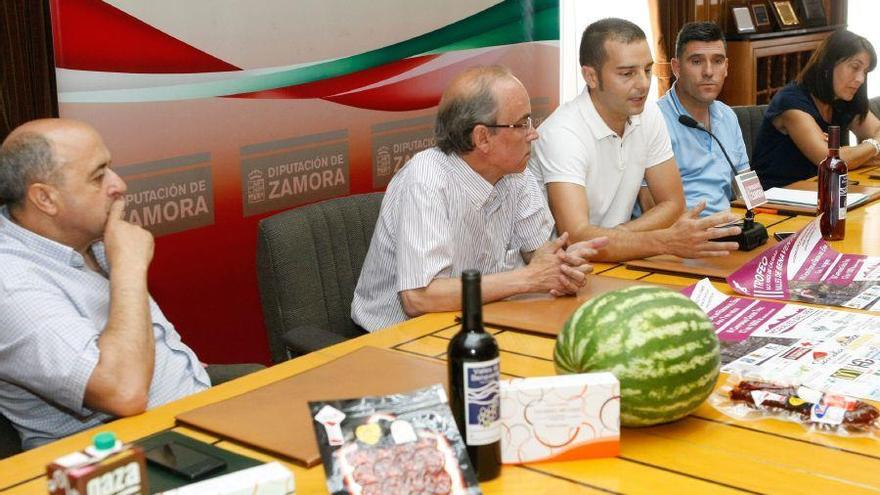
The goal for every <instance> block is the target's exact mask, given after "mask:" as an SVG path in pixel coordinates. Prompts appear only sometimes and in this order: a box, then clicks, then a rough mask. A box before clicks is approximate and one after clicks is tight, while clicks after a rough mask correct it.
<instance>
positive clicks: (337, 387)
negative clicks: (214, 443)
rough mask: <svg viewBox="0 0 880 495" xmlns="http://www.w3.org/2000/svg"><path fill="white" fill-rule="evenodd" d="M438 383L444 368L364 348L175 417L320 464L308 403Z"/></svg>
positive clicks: (444, 374) (420, 359)
mask: <svg viewBox="0 0 880 495" xmlns="http://www.w3.org/2000/svg"><path fill="white" fill-rule="evenodd" d="M434 383H441V384H443V386H444V387H446V389H447V392H448V390H449V387H448V385H447V371H446V364H445V363H442V362H438V361H432V360H430V359H428V358H423V357H419V356H413V355H408V354H404V353H402V352H397V351H392V350H389V349H379V348H375V347H363V348H361V349H358V350H356V351H354V352H351V353H349V354H346V355H345V356H342V357H340V358H338V359H335V360H333V361H330V362H329V363H327V364H324V365H321V366H318V367H317V368H313V369H311V370H308V371H305V372H303V373H300V374H298V375H294V376H292V377H290V378H286V379H284V380H281V381H278V382H275V383H272V384H270V385H267V386H265V387H261V388H258V389H256V390H253V391H251V392H247V393H245V394H242V395H239V396H236V397H233V398H231V399H227V400H225V401H221V402H217V403H215V404H211V405H208V406H204V407H201V408H198V409H194V410H192V411H188V412H186V413H183V414H181V415H179V416H177V420H178V421H180V422H181V423H185V424H187V425H191V426H195V427H197V428H201V429H203V430H207V431H210V432H212V433H214V434H216V435H219V436H221V437H225V438H228V439H231V440H235V441H237V442H240V443H243V444H247V445H250V446H253V447H256V448H259V449H263V450H266V451H269V452H271V453H274V454H277V455H280V456H283V457H286V458H289V459H292V460H293V461H295V462H297V463H300V464H303V465H304V466H306V467H311V466H314V465H316V464H318V463H320V462H321V455H320V453H319V452H318V444H317V441H316V440H315V433H314V428H313V426H312V418H311V417H310V415H309V408H308V402H309V401H310V400H312V401H314V400H329V399H348V398H357V397H364V396H370V395H387V394H392V393H396V392H403V391H410V390H415V389H417V388H422V387H426V386H428V385H432V384H434Z"/></svg>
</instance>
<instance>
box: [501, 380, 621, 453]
mask: <svg viewBox="0 0 880 495" xmlns="http://www.w3.org/2000/svg"><path fill="white" fill-rule="evenodd" d="M619 452H620V382H618V381H617V378H615V377H614V375H612V374H611V373H585V374H580V375H559V376H547V377H537V378H516V379H513V380H502V381H501V460H502V462H503V463H505V464H522V463H527V462H541V461H565V460H574V459H585V458H590V457H613V456H616V455H617V454H618V453H619Z"/></svg>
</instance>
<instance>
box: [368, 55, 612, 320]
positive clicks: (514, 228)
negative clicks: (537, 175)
mask: <svg viewBox="0 0 880 495" xmlns="http://www.w3.org/2000/svg"><path fill="white" fill-rule="evenodd" d="M434 133H435V136H436V139H437V146H436V147H434V148H430V149H427V150H425V151H422V152H421V153H418V154H417V155H415V156H414V157H413V158H412V159H411V160H410V161H409V162H407V164H406V165H405V166H404V167H403V168H402V169H401V170H400V171H399V172H398V173H397V175H396V176H395V177H394V179H393V180H392V181H391V183H390V184H389V186H388V189H387V191H386V194H385V198H384V200H383V202H382V210H381V212H380V215H379V220H378V221H377V223H376V230H375V232H374V234H373V239H372V241H371V243H370V250H369V252H368V253H367V257H366V260H365V261H364V266H363V270H362V271H361V276H360V279H359V280H358V285H357V288H356V289H355V294H354V301H353V302H352V309H351V316H352V319H353V320H354V321H355V323H357V324H358V325H360V326H361V327H363V328H364V329H365V330H367V331H370V332H372V331H375V330H378V329H381V328H384V327H387V326H389V325H393V324H395V323H399V322H402V321H404V320H406V319H407V318H410V317H415V316H418V315H421V314H424V313H429V312H434V311H453V310H457V309H459V308H460V304H461V282H460V281H459V280H458V277H459V276H460V275H461V272H462V271H463V270H466V269H472V268H473V269H478V270H480V272H482V273H483V281H482V289H483V301H484V302H489V301H495V300H498V299H503V298H506V297H509V296H512V295H516V294H521V293H527V292H549V293H550V294H553V295H565V294H573V293H575V292H577V290H578V289H579V288H580V287H582V286H583V284H584V283H585V275H586V273H588V272H589V271H590V270H591V269H592V267H591V266H590V265H589V264H588V263H587V261H588V260H589V259H590V257H592V256H594V255H595V254H596V249H598V248H601V247H602V246H604V244H605V239H604V238H600V239H594V240H592V241H589V242H580V243H576V244H571V245H569V244H568V234H566V233H563V234H562V235H560V236H559V237H558V238H556V239H552V240H551V235H552V233H553V219H552V217H551V216H550V212H549V210H548V208H547V204H546V201H545V199H544V196H543V193H542V192H541V189H540V188H539V187H538V183H537V182H536V181H535V179H534V177H533V176H532V175H531V173H529V172H528V171H527V170H526V163H527V162H528V160H529V156H530V154H531V143H532V141H534V140H535V139H537V138H538V132H537V131H536V130H535V129H534V127H532V119H531V105H530V103H529V95H528V93H527V92H526V89H525V87H523V85H522V83H521V82H520V81H519V80H518V79H517V78H516V77H514V76H513V75H512V74H511V73H510V71H509V70H508V69H506V68H504V67H499V66H492V67H476V68H472V69H469V70H467V71H465V72H464V73H462V74H460V75H459V76H458V77H456V78H455V80H453V82H452V83H451V84H450V86H449V87H448V88H447V89H446V91H445V92H444V94H443V97H442V98H441V100H440V106H439V110H438V114H437V122H436V127H435V131H434Z"/></svg>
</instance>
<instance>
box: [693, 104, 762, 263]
mask: <svg viewBox="0 0 880 495" xmlns="http://www.w3.org/2000/svg"><path fill="white" fill-rule="evenodd" d="M678 122H679V123H680V124H681V125H683V126H685V127H690V128H691V129H699V130H701V131H703V132H705V133H706V134H708V135H710V136H712V139H714V140H715V142H716V143H718V147H719V148H721V152H722V153H724V158H726V159H727V163H728V165H730V169H731V170H733V175H734V180H733V182H732V184H731V188H732V189H733V191H734V196H736V193H737V191H738V190H739V188H738V187H736V175H737V174H738V172H737V171H736V167H735V166H734V165H733V160H731V159H730V157H729V156H728V155H727V150H725V149H724V145H723V144H721V141H719V140H718V138H717V137H716V136H715V134H713V133H712V131H710V130H709V129H706V127H705V126H704V125H703V124H701V123H699V122H697V121H696V120H694V118H693V117H691V116H689V115H684V114H682V115H679V116H678ZM741 193H742V194H745V193H744V192H741ZM767 239H769V236H768V235H767V228H766V227H764V226H763V225H762V224H760V223H758V222H756V221H755V212H754V211H752V209H751V208H746V216H745V217H743V223H742V232H740V233H739V234H738V235H730V236H727V237H720V238H718V239H715V240H716V241H718V242H736V243H737V244H738V245H739V250H740V251H751V250H752V249H755V248H756V247H758V246H761V245H763V244H764V243H766V242H767Z"/></svg>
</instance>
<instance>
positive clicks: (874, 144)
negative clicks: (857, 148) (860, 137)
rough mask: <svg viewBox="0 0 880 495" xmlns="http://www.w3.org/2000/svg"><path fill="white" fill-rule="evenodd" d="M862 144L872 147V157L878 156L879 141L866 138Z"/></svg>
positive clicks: (879, 150) (879, 152)
mask: <svg viewBox="0 0 880 495" xmlns="http://www.w3.org/2000/svg"><path fill="white" fill-rule="evenodd" d="M862 142H863V143H868V144H870V145H871V146H873V147H874V156H877V155H880V141H877V140H876V139H874V138H868V139H865V140H864V141H862Z"/></svg>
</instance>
